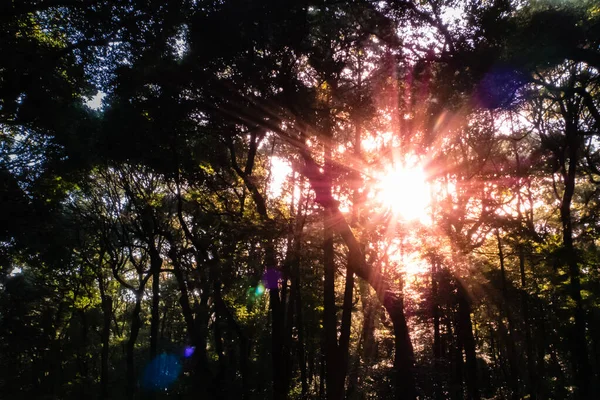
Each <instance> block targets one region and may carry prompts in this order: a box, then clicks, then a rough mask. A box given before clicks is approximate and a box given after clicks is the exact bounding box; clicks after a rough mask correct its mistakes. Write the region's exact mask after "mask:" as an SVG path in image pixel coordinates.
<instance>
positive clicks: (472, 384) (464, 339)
mask: <svg viewBox="0 0 600 400" xmlns="http://www.w3.org/2000/svg"><path fill="white" fill-rule="evenodd" d="M457 286H458V290H457V296H458V334H459V337H460V341H461V343H462V345H463V347H464V351H465V381H466V383H467V399H468V400H479V399H480V396H479V387H478V378H477V357H476V354H475V338H474V337H473V325H472V324H471V304H470V302H469V299H468V297H467V292H466V289H465V288H464V286H463V283H462V282H457Z"/></svg>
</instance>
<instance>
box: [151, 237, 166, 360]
mask: <svg viewBox="0 0 600 400" xmlns="http://www.w3.org/2000/svg"><path fill="white" fill-rule="evenodd" d="M162 263H163V260H162V258H161V256H160V253H159V252H158V249H157V248H156V246H155V245H154V243H151V244H150V269H151V271H152V311H151V312H152V317H151V321H150V359H151V360H154V359H155V358H156V356H157V354H158V336H159V328H160V268H161V266H162Z"/></svg>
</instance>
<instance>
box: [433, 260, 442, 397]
mask: <svg viewBox="0 0 600 400" xmlns="http://www.w3.org/2000/svg"><path fill="white" fill-rule="evenodd" d="M431 300H432V301H431V304H432V311H431V314H432V316H433V363H434V368H435V378H434V383H433V385H434V388H435V398H436V399H438V400H441V399H442V398H443V392H442V370H441V365H440V361H441V359H442V343H441V338H440V305H439V301H440V300H439V295H438V261H437V260H436V259H433V260H432V261H431Z"/></svg>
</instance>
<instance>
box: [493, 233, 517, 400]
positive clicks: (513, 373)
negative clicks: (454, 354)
mask: <svg viewBox="0 0 600 400" xmlns="http://www.w3.org/2000/svg"><path fill="white" fill-rule="evenodd" d="M496 240H497V242H498V259H499V260H500V274H501V278H502V299H503V300H504V301H503V304H504V305H505V309H504V310H503V311H504V312H505V313H506V320H507V325H508V337H507V338H506V340H505V345H506V348H507V350H508V351H507V353H508V368H509V370H510V374H509V382H510V386H511V390H512V398H513V399H514V400H517V399H519V398H520V396H519V371H518V369H517V352H516V349H515V334H514V330H513V318H512V311H511V309H510V306H509V304H510V300H509V298H508V284H507V279H506V267H505V260H504V250H503V247H502V238H501V237H500V232H499V231H498V230H496Z"/></svg>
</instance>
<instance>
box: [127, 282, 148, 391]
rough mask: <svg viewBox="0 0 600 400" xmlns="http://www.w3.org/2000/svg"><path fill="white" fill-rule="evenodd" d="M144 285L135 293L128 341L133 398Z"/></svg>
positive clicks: (129, 371)
mask: <svg viewBox="0 0 600 400" xmlns="http://www.w3.org/2000/svg"><path fill="white" fill-rule="evenodd" d="M140 280H141V279H140ZM144 286H145V285H143V284H142V285H140V288H139V289H138V290H137V291H136V293H135V306H134V308H133V312H132V314H131V331H130V333H129V340H128V341H127V397H128V398H129V399H131V400H133V399H134V398H135V392H136V386H137V379H136V376H135V359H134V352H135V342H136V341H137V337H138V335H139V333H140V328H141V326H142V321H141V320H140V311H141V310H142V294H143V293H144Z"/></svg>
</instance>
